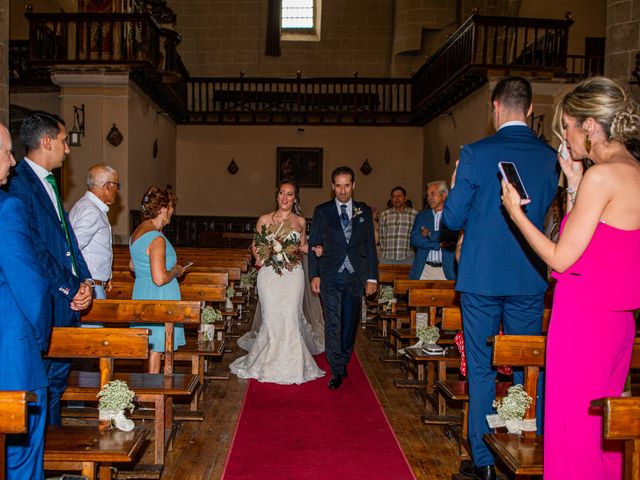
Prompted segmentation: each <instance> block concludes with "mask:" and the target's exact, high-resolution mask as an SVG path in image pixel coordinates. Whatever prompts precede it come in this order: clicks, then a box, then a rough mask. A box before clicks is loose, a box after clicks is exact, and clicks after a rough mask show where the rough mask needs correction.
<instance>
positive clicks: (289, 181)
mask: <svg viewBox="0 0 640 480" xmlns="http://www.w3.org/2000/svg"><path fill="white" fill-rule="evenodd" d="M283 185H291V186H292V187H293V191H294V199H293V208H292V209H291V210H292V211H293V213H295V214H296V215H298V216H299V217H301V216H302V207H300V187H298V183H297V182H296V181H295V180H294V179H292V178H285V179H283V180H280V181H279V182H278V187H277V188H276V210H277V209H278V194H279V193H280V189H281V188H282V186H283Z"/></svg>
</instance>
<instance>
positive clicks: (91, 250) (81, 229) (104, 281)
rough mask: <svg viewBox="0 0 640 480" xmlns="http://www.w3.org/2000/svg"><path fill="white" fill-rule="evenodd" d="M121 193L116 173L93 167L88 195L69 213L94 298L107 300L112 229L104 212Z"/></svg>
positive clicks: (110, 168) (88, 177) (104, 168)
mask: <svg viewBox="0 0 640 480" xmlns="http://www.w3.org/2000/svg"><path fill="white" fill-rule="evenodd" d="M119 190H120V181H119V178H118V172H116V171H115V170H114V169H113V168H112V167H110V166H109V165H94V166H93V167H91V168H90V169H89V172H88V173H87V192H86V193H85V194H84V195H83V196H82V198H80V200H78V201H77V202H76V204H75V205H74V206H73V208H72V209H71V211H70V212H69V220H70V221H71V225H72V227H73V231H74V232H75V234H76V238H77V239H78V246H79V247H80V251H81V252H82V256H83V257H84V259H85V261H86V262H87V266H88V267H89V271H90V272H91V277H92V278H93V282H94V283H95V286H94V288H93V291H94V295H95V298H101V299H104V298H107V291H109V290H110V289H111V288H110V287H111V282H110V280H111V264H112V259H113V249H112V247H111V225H110V224H109V218H108V217H107V212H108V211H109V206H111V205H113V203H114V202H115V200H116V196H117V195H118V191H119Z"/></svg>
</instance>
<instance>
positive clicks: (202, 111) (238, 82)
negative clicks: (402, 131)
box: [188, 76, 412, 123]
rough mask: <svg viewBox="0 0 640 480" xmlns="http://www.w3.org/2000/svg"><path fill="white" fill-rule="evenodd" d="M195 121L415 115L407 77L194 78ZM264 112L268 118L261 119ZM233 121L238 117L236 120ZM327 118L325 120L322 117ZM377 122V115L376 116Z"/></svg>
mask: <svg viewBox="0 0 640 480" xmlns="http://www.w3.org/2000/svg"><path fill="white" fill-rule="evenodd" d="M188 83H189V84H188V107H189V111H190V112H191V116H192V121H195V122H203V123H218V122H227V121H229V119H233V118H235V119H237V121H244V120H246V121H250V122H252V123H290V122H294V123H295V122H300V121H313V119H314V118H316V119H320V118H323V119H324V121H325V122H327V121H328V122H336V123H342V122H349V123H353V122H356V123H357V122H358V121H367V122H370V121H371V119H372V118H373V116H375V117H377V118H378V119H379V120H381V121H382V122H384V123H390V122H399V123H406V122H407V121H408V118H409V115H410V114H411V109H412V106H411V80H410V79H408V78H357V77H354V78H303V77H297V78H247V77H244V76H243V77H239V78H228V77H225V78H192V79H191V80H190V81H189V82H188ZM260 117H269V118H268V119H267V118H265V119H264V122H262V120H261V118H260ZM231 121H233V120H231ZM320 121H322V120H320ZM374 121H375V120H374Z"/></svg>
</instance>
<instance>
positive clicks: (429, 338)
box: [399, 322, 445, 355]
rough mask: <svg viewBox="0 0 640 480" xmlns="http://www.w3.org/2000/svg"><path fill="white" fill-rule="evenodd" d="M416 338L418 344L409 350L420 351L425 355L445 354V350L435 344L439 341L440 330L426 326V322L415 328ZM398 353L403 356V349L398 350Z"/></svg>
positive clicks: (433, 326) (432, 326)
mask: <svg viewBox="0 0 640 480" xmlns="http://www.w3.org/2000/svg"><path fill="white" fill-rule="evenodd" d="M416 337H418V342H417V343H416V344H415V345H411V347H409V348H414V349H416V350H422V352H423V353H425V354H427V355H443V354H444V353H445V350H444V349H443V348H442V347H441V346H440V345H438V344H437V342H438V340H439V339H440V329H439V328H438V327H436V326H435V325H427V324H426V322H425V323H419V324H418V325H417V326H416ZM399 353H400V354H402V355H404V354H405V351H404V349H402V350H399Z"/></svg>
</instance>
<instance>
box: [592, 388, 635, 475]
mask: <svg viewBox="0 0 640 480" xmlns="http://www.w3.org/2000/svg"><path fill="white" fill-rule="evenodd" d="M591 407H592V408H596V409H602V412H603V437H604V438H605V439H606V440H623V441H624V480H640V398H639V397H626V398H624V397H607V398H601V399H598V400H593V401H592V402H591Z"/></svg>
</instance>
